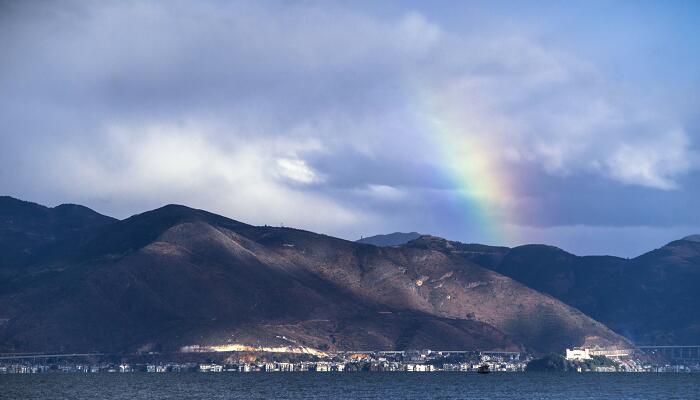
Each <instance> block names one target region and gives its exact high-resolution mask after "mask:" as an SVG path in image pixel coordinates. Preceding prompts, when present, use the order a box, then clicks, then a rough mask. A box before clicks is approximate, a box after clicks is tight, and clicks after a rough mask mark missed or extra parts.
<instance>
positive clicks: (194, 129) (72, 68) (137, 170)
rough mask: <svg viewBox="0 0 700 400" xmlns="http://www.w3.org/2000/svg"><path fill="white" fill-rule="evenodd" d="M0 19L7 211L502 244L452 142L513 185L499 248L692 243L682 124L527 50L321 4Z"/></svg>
mask: <svg viewBox="0 0 700 400" xmlns="http://www.w3.org/2000/svg"><path fill="white" fill-rule="evenodd" d="M2 7H4V8H3V12H2V13H1V14H2V17H0V18H2V19H1V20H0V21H1V22H0V54H3V58H2V61H0V87H1V88H2V90H1V91H0V122H1V123H2V128H1V129H2V132H1V133H0V135H2V136H1V138H0V140H1V144H2V146H1V147H0V185H1V187H2V188H3V189H4V191H7V192H8V193H9V194H14V195H18V196H20V197H24V198H27V199H31V200H36V201H41V202H45V203H49V204H53V203H57V202H63V201H72V202H81V203H86V204H88V205H90V206H93V207H95V208H96V209H97V210H99V211H102V212H106V213H109V214H116V215H117V216H121V217H123V216H127V215H129V214H131V213H134V212H138V211H142V210H144V209H146V208H150V207H156V206H159V205H162V204H163V203H168V202H178V203H185V204H188V205H191V206H196V207H201V208H207V209H210V210H212V211H216V212H221V213H223V214H225V215H228V216H231V217H233V218H237V219H241V220H244V221H248V222H252V223H258V224H264V223H268V224H277V223H284V224H286V225H294V226H300V227H304V228H308V229H313V230H319V231H322V232H326V233H330V234H335V235H340V236H343V237H347V238H356V237H359V235H361V234H371V233H377V232H385V231H393V230H420V231H424V232H431V233H435V234H440V235H445V236H448V237H452V238H455V239H461V240H468V241H482V240H496V239H498V238H492V237H488V236H486V235H485V234H484V233H483V227H482V226H479V224H480V223H483V222H479V219H478V218H477V217H478V216H476V215H474V212H473V211H470V210H469V207H470V204H471V203H470V201H469V196H471V195H470V193H471V192H472V191H478V190H479V189H480V188H479V187H477V185H470V183H469V182H455V181H453V180H450V179H449V178H448V177H449V176H450V175H451V174H453V173H454V171H450V168H451V167H452V166H451V165H445V163H446V161H445V160H446V154H445V150H444V148H443V149H441V148H440V147H441V145H444V142H445V141H450V140H452V141H453V140H459V138H461V137H465V138H467V139H469V140H470V142H472V143H478V144H479V145H480V148H477V149H473V150H470V151H473V152H474V153H472V154H464V155H461V154H457V156H458V157H462V156H463V157H465V158H469V157H477V156H478V157H481V158H484V159H486V160H487V161H488V165H495V166H498V169H499V171H501V172H499V174H493V175H492V176H487V177H486V178H485V179H499V178H501V177H502V176H503V175H504V174H505V175H507V176H508V177H509V180H510V181H512V182H511V184H510V186H509V188H508V190H505V191H504V192H502V193H499V196H500V197H504V198H502V199H501V198H499V199H498V200H499V201H493V203H494V204H493V207H492V208H493V209H492V210H491V213H492V214H493V215H491V218H492V220H493V223H499V224H505V225H508V226H511V227H512V228H513V229H514V230H516V231H518V232H520V234H519V235H518V238H517V239H514V238H513V239H510V240H511V241H513V242H512V243H508V244H516V242H518V241H525V242H530V241H540V240H541V241H548V242H551V243H554V244H557V243H561V244H565V245H567V246H569V248H571V249H573V250H579V251H585V252H588V251H611V250H614V248H612V246H613V245H614V242H613V245H610V246H611V247H605V245H604V244H605V243H611V242H610V241H609V240H608V241H604V240H598V241H593V242H590V243H593V244H589V245H586V244H581V243H580V239H582V238H590V237H591V235H592V233H591V232H595V235H596V237H599V238H614V237H616V236H619V234H620V232H625V234H630V232H633V231H634V227H636V226H645V227H646V228H644V229H645V231H644V232H645V233H644V235H645V238H647V239H645V241H643V242H642V243H633V244H629V243H628V242H629V240H628V241H620V246H621V250H620V251H618V253H620V252H622V253H626V252H635V251H638V250H640V249H641V248H642V247H643V246H647V245H648V244H649V243H650V242H651V241H658V240H661V239H662V238H663V239H665V238H667V237H668V236H670V235H675V234H677V233H680V232H685V231H686V230H692V229H694V227H697V226H700V220H698V218H697V217H696V216H695V213H693V212H692V207H691V206H690V205H687V203H688V202H689V201H690V200H692V199H696V198H697V191H696V190H695V189H693V188H694V187H697V186H698V185H697V183H698V181H699V179H698V175H697V173H696V172H695V171H696V169H697V166H698V159H697V153H696V151H695V150H694V149H695V145H696V143H695V138H694V137H693V135H692V134H691V132H690V131H689V130H688V123H687V121H686V119H687V116H686V115H681V113H679V112H678V111H677V109H678V108H683V107H679V105H678V104H674V103H672V102H671V103H669V102H667V101H663V99H664V97H663V96H654V95H653V94H650V95H648V96H640V95H639V93H640V92H643V91H644V90H643V89H644V88H631V87H629V86H627V85H624V84H621V83H616V82H613V81H611V80H610V79H608V78H606V74H605V71H604V70H601V69H599V68H598V67H597V65H596V63H595V62H594V61H593V60H588V59H582V58H581V57H577V55H576V54H572V53H567V52H565V51H563V50H561V49H557V48H555V47H553V46H548V45H546V43H544V41H542V40H540V39H538V38H536V37H528V36H523V35H516V34H515V33H514V32H509V31H502V32H498V33H493V32H491V33H488V34H486V33H484V34H483V35H474V33H473V32H472V33H469V34H466V33H464V32H459V31H454V30H448V29H446V28H445V27H443V26H441V24H440V23H439V21H432V20H429V19H427V18H426V17H424V16H423V15H422V14H421V13H419V12H415V11H411V10H405V11H401V12H397V13H395V15H392V16H383V17H378V16H375V15H371V14H368V13H365V12H362V10H359V9H352V10H351V9H347V8H343V7H340V6H334V5H329V4H326V3H322V4H321V5H318V4H315V3H309V4H306V3H302V4H294V3H267V4H261V3H228V2H222V3H219V2H168V3H165V2H164V3H156V2H83V3H79V2H66V3H58V4H57V3H43V2H38V3H33V2H17V3H4V5H3V6H2ZM465 23H468V21H465ZM650 85H652V89H653V84H651V83H650ZM652 92H653V91H650V92H649V93H652ZM436 121H437V122H439V123H445V124H447V125H448V126H449V130H450V132H449V137H450V138H446V137H443V136H440V134H439V133H436V132H435V131H433V130H431V129H430V128H428V127H429V126H430V125H431V123H433V122H436ZM455 138H457V139H455ZM448 144H449V142H448ZM477 154H478V155H477ZM452 156H455V155H454V154H452ZM462 185H464V186H462ZM464 192H466V197H467V201H466V202H465V199H464V198H463V195H462V194H460V193H464ZM474 196H476V201H477V202H478V201H479V198H478V195H474ZM481 200H482V201H483V199H481ZM501 201H502V203H501ZM662 204H672V205H675V206H677V207H676V209H674V210H673V211H672V212H671V211H668V209H667V208H664V207H659V206H660V205H662ZM640 232H641V231H640ZM503 240H507V239H505V238H503ZM577 243H578V244H577ZM657 244H660V243H657Z"/></svg>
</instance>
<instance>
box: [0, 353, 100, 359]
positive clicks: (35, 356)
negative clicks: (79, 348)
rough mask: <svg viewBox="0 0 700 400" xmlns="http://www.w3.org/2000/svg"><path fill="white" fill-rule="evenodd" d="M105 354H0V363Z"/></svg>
mask: <svg viewBox="0 0 700 400" xmlns="http://www.w3.org/2000/svg"><path fill="white" fill-rule="evenodd" d="M104 355H106V354H105V353H68V354H58V353H54V354H51V353H8V354H0V361H5V360H36V359H45V358H78V357H98V356H104Z"/></svg>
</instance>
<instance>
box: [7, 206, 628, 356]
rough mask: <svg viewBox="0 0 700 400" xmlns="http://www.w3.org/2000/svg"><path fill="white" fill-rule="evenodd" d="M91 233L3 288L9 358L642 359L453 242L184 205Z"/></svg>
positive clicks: (86, 227)
mask: <svg viewBox="0 0 700 400" xmlns="http://www.w3.org/2000/svg"><path fill="white" fill-rule="evenodd" d="M33 210H35V211H34V212H37V213H45V212H46V210H45V209H44V208H40V207H39V208H34V209H33ZM83 211H85V210H83ZM3 213H5V214H3V215H10V216H12V215H13V211H12V209H9V208H8V209H7V210H3ZM30 214H31V213H30ZM87 215H92V214H91V212H87ZM95 218H97V219H100V218H99V217H95ZM8 220H12V221H16V220H17V218H15V217H11V218H9V219H4V220H3V221H8ZM90 221H92V220H90V219H89V218H88V219H83V220H82V224H78V223H76V225H75V226H74V227H73V229H72V230H71V231H74V232H81V233H80V235H78V237H80V240H77V241H75V243H71V244H70V245H68V244H67V245H66V246H67V247H68V248H69V249H70V251H67V252H55V253H47V254H49V255H53V256H51V257H48V256H46V257H40V258H38V259H36V260H35V262H33V264H31V268H29V267H28V269H29V271H25V272H23V273H18V274H15V275H12V276H10V277H5V278H3V279H1V280H0V304H3V307H2V308H0V351H86V350H99V351H133V350H163V351H172V350H177V349H179V348H181V347H183V346H191V345H204V346H215V345H219V346H223V345H234V344H241V345H251V346H281V345H293V346H306V347H311V348H316V349H321V350H337V349H345V350H353V349H355V350H357V349H422V348H433V349H503V350H517V349H527V350H530V351H534V352H550V351H561V350H562V349H563V348H565V347H567V346H568V347H570V346H575V345H583V344H587V345H591V344H601V345H606V346H615V345H617V346H624V347H628V346H630V344H629V343H628V342H627V341H626V340H625V339H624V338H622V337H621V336H619V335H617V334H616V333H614V332H613V331H611V330H610V329H608V328H607V327H606V326H604V325H603V324H601V323H599V322H597V321H595V320H593V319H591V318H590V317H588V316H586V315H584V314H583V313H581V312H580V311H578V310H576V309H575V308H572V307H570V306H567V305H565V304H564V303H562V302H560V301H558V300H556V299H554V298H553V297H551V296H548V295H545V294H542V293H540V292H537V291H535V290H533V289H530V288H528V287H526V286H525V285H522V284H520V283H518V282H516V281H515V280H513V279H511V278H508V277H506V276H503V275H501V274H499V273H496V272H494V271H492V270H489V269H486V268H483V267H481V266H479V265H477V264H476V263H474V262H471V261H469V260H468V259H466V258H465V257H463V254H461V253H458V252H457V253H455V252H454V251H453V249H451V248H450V246H452V245H451V244H450V242H447V241H445V240H444V239H439V238H433V237H429V236H423V237H420V238H418V239H416V240H414V241H412V242H409V243H408V244H406V245H405V246H401V247H377V246H373V245H367V244H361V243H354V242H349V241H345V240H341V239H337V238H333V237H329V236H325V235H319V234H315V233H312V232H307V231H302V230H297V229H291V228H276V227H267V226H265V227H258V226H251V225H247V224H245V223H241V222H238V221H234V220H231V219H228V218H225V217H222V216H219V215H215V214H211V213H208V212H206V211H202V210H195V209H191V208H187V207H183V206H178V205H169V206H165V207H162V208H160V209H157V210H153V211H149V212H146V213H143V214H139V215H135V216H133V217H131V218H128V219H125V220H123V221H115V220H102V222H101V223H99V224H96V226H95V224H94V223H93V222H90ZM4 223H5V224H7V222H4ZM13 223H14V222H13ZM49 225H51V224H49ZM3 229H6V227H3ZM42 229H44V228H42ZM86 232H91V233H90V235H87V236H84V234H85V233H86ZM69 236H70V235H69Z"/></svg>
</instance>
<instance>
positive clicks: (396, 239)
mask: <svg viewBox="0 0 700 400" xmlns="http://www.w3.org/2000/svg"><path fill="white" fill-rule="evenodd" d="M419 237H421V234H420V233H418V232H409V233H404V232H394V233H389V234H386V235H375V236H369V237H366V238H362V239H360V240H358V241H357V243H364V244H372V245H375V246H381V247H384V246H400V245H402V244H406V243H408V242H410V241H411V240H415V239H418V238H419Z"/></svg>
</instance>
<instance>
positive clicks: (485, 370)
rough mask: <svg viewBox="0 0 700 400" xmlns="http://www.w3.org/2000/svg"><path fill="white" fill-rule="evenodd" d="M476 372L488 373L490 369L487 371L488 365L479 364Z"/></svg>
mask: <svg viewBox="0 0 700 400" xmlns="http://www.w3.org/2000/svg"><path fill="white" fill-rule="evenodd" d="M476 372H477V373H478V374H488V373H489V372H491V371H489V366H488V365H486V364H484V365H480V366H479V368H477V370H476Z"/></svg>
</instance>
